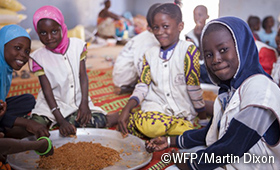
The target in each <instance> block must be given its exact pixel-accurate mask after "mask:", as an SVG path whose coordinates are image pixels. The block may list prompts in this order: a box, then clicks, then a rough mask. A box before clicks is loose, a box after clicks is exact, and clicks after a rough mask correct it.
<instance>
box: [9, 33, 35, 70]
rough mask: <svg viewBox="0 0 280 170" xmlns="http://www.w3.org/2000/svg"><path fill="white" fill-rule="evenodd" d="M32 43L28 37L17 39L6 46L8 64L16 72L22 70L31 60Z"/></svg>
mask: <svg viewBox="0 0 280 170" xmlns="http://www.w3.org/2000/svg"><path fill="white" fill-rule="evenodd" d="M30 45H31V41H30V39H29V38H27V37H18V38H15V39H13V40H11V41H9V42H8V43H6V44H5V46H4V57H5V60H6V62H7V63H8V64H9V66H11V67H12V68H13V69H15V70H20V69H21V68H22V66H24V65H25V64H26V62H27V61H28V59H29V53H30V50H31V49H30Z"/></svg>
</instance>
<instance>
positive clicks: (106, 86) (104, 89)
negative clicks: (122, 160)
mask: <svg viewBox="0 0 280 170" xmlns="http://www.w3.org/2000/svg"><path fill="white" fill-rule="evenodd" d="M88 79H89V96H90V97H91V99H92V101H93V103H94V105H96V106H99V107H101V108H102V109H103V110H105V111H107V112H108V113H113V112H116V111H120V110H121V109H122V108H123V107H124V106H125V104H126V102H127V100H128V98H129V96H130V94H123V95H116V94H114V84H113V81H112V68H110V69H104V70H90V71H88ZM40 88H41V87H40V83H39V81H38V79H35V80H34V79H32V80H30V81H28V80H27V81H24V82H22V83H20V84H19V83H14V82H12V85H11V88H10V91H9V94H8V97H10V96H15V95H21V94H24V93H30V94H33V95H34V96H35V97H37V95H38V92H39V89H40ZM194 126H195V127H196V128H199V127H200V126H199V125H198V124H197V119H196V120H195V121H194ZM113 129H114V128H113ZM170 149H171V148H169V149H166V150H164V151H161V152H156V153H154V154H153V158H152V160H151V162H150V163H149V164H148V165H147V166H145V167H143V168H141V169H149V170H160V169H165V168H166V167H168V166H169V165H171V164H165V163H163V162H162V161H161V156H162V154H163V153H165V152H168V151H170Z"/></svg>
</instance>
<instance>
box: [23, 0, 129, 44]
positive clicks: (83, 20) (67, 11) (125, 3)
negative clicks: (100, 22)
mask: <svg viewBox="0 0 280 170" xmlns="http://www.w3.org/2000/svg"><path fill="white" fill-rule="evenodd" d="M18 1H19V2H20V3H21V4H23V5H24V6H25V7H26V10H25V11H19V12H18V13H21V14H26V15H27V19H26V20H23V21H22V22H21V23H20V24H19V25H21V26H22V27H24V28H31V29H32V31H31V32H30V36H31V38H32V39H38V37H37V35H36V33H35V31H34V28H33V25H32V17H33V14H34V13H35V11H36V10H37V9H38V8H40V7H42V6H44V5H53V6H56V7H57V8H59V9H60V10H61V12H62V14H63V15H64V19H65V23H66V25H67V27H68V29H71V28H74V27H75V26H76V25H78V24H82V25H85V26H88V25H93V26H95V25H96V23H97V17H98V13H99V12H100V11H101V10H102V9H103V7H104V4H103V2H104V0H18ZM132 2H133V1H131V0H111V8H110V10H111V11H113V12H114V13H116V14H119V15H121V14H123V13H124V12H125V11H126V10H127V9H129V8H130V6H133V5H132V4H131V3H132Z"/></svg>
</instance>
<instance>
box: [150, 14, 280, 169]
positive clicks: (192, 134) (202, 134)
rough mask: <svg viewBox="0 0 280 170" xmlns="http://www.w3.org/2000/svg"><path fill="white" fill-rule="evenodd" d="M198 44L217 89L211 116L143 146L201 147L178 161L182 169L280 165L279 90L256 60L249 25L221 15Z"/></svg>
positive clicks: (275, 167)
mask: <svg viewBox="0 0 280 170" xmlns="http://www.w3.org/2000/svg"><path fill="white" fill-rule="evenodd" d="M201 42H202V43H201V49H202V54H203V56H204V60H205V64H206V68H207V71H208V74H209V77H210V78H211V80H212V82H213V83H214V84H216V85H218V86H219V87H220V90H219V95H218V97H217V98H216V100H215V103H214V115H213V118H212V119H211V121H210V123H209V124H208V125H207V126H206V127H205V128H203V129H199V130H193V131H186V132H185V133H184V134H183V135H181V136H177V137H172V138H169V139H168V138H165V137H162V138H156V139H153V140H151V141H150V142H148V143H147V150H148V151H150V152H152V151H158V150H161V149H165V148H166V147H168V146H176V147H179V148H187V149H188V148H192V147H195V146H205V148H203V149H200V150H198V151H197V152H196V159H192V160H188V161H186V162H185V163H183V162H180V163H176V165H177V166H178V167H179V168H182V169H215V168H218V167H222V168H226V169H279V167H280V145H279V134H280V131H279V117H280V105H279V103H280V98H279V97H280V90H279V88H278V87H277V85H276V84H275V83H274V82H273V81H272V79H271V77H270V76H269V75H267V74H266V73H265V72H264V70H263V69H262V67H261V65H260V63H259V56H258V51H257V47H256V45H255V42H254V39H253V36H252V33H251V31H250V28H249V27H248V26H247V24H246V23H245V22H244V21H243V20H241V19H239V18H236V17H222V18H219V19H216V20H213V21H210V22H209V23H208V24H207V25H206V26H205V28H204V29H203V32H202V36H201ZM193 158H194V157H193ZM207 158H208V159H207ZM256 159H257V160H258V161H256Z"/></svg>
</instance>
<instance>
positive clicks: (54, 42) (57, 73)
mask: <svg viewBox="0 0 280 170" xmlns="http://www.w3.org/2000/svg"><path fill="white" fill-rule="evenodd" d="M33 25H34V28H35V30H36V32H37V34H38V36H39V38H40V41H41V42H42V43H43V44H44V45H45V47H42V48H40V49H37V50H36V51H34V52H33V53H32V54H31V58H32V59H33V61H32V62H30V67H31V70H32V71H34V72H35V74H36V75H37V76H39V80H40V84H41V87H42V90H40V91H39V94H38V97H37V102H36V105H35V108H34V109H33V110H32V112H31V114H32V119H34V120H36V121H38V122H40V123H42V124H44V125H45V126H48V127H52V126H53V125H55V124H57V125H58V126H59V131H60V134H62V135H63V136H68V135H74V134H76V128H75V127H81V126H89V127H96V128H98V127H99V128H101V127H105V126H107V125H110V122H111V121H112V119H110V116H112V115H113V114H110V115H106V112H105V111H103V110H102V109H101V108H99V107H96V106H94V105H93V103H92V101H91V99H90V97H89V96H88V78H87V72H86V66H85V58H86V53H87V51H86V46H85V45H86V43H85V42H83V41H82V40H80V39H78V38H68V37H67V26H66V25H65V23H64V17H63V15H62V13H61V11H60V10H59V9H58V8H56V7H54V6H43V7H41V8H39V9H38V10H37V11H36V12H35V14H34V16H33ZM105 115H106V116H105Z"/></svg>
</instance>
